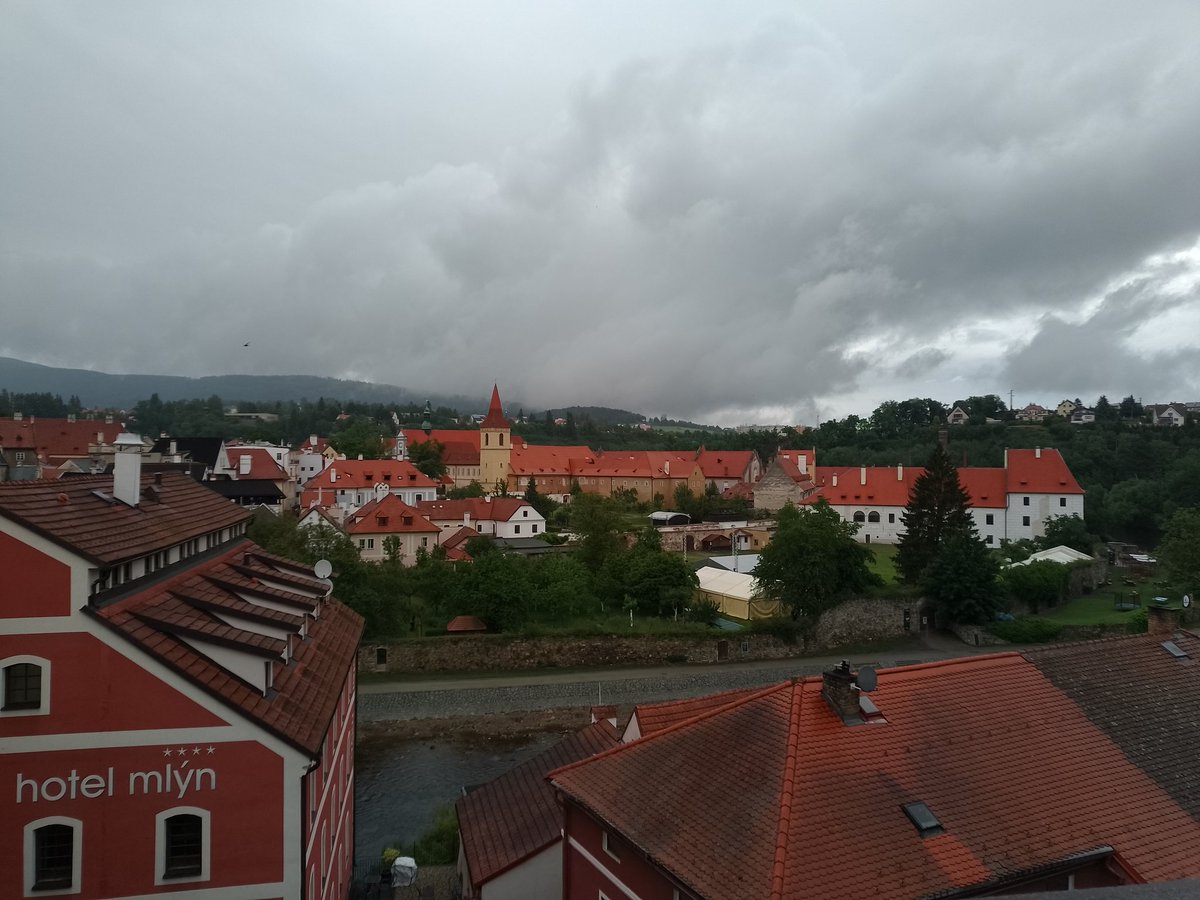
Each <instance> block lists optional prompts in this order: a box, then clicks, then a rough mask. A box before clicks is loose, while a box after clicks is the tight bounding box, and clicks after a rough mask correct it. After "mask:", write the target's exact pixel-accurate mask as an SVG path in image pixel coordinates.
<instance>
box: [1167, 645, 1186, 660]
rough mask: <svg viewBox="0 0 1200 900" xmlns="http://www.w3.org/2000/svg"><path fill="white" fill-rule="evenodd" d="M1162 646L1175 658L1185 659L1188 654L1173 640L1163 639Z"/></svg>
mask: <svg viewBox="0 0 1200 900" xmlns="http://www.w3.org/2000/svg"><path fill="white" fill-rule="evenodd" d="M1162 648H1163V649H1164V650H1166V651H1167V652H1168V653H1170V654H1171V656H1173V657H1174V658H1175V659H1187V658H1188V655H1187V653H1185V652H1184V651H1183V650H1182V649H1180V647H1179V645H1178V644H1176V643H1175V642H1174V641H1163V642H1162Z"/></svg>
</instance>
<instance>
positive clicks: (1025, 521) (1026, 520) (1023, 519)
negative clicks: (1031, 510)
mask: <svg viewBox="0 0 1200 900" xmlns="http://www.w3.org/2000/svg"><path fill="white" fill-rule="evenodd" d="M1021 524H1022V525H1028V524H1029V516H1021Z"/></svg>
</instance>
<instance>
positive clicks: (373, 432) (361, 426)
mask: <svg viewBox="0 0 1200 900" xmlns="http://www.w3.org/2000/svg"><path fill="white" fill-rule="evenodd" d="M329 443H330V444H331V445H333V449H335V450H336V451H337V452H338V453H341V454H344V455H345V457H346V459H358V458H359V457H360V456H361V457H362V458H363V459H383V456H384V451H383V431H382V430H381V429H380V427H379V426H378V425H376V424H375V423H374V422H372V421H371V420H370V419H365V418H359V417H355V418H354V420H353V421H352V422H351V423H350V424H349V425H348V426H346V427H345V428H343V429H342V430H341V431H340V432H338V433H337V434H335V435H333V436H332V437H330V439H329Z"/></svg>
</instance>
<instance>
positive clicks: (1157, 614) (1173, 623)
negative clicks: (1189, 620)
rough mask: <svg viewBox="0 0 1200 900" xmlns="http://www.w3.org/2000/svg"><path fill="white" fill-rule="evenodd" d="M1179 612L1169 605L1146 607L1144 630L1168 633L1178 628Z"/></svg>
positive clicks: (1152, 632) (1162, 633)
mask: <svg viewBox="0 0 1200 900" xmlns="http://www.w3.org/2000/svg"><path fill="white" fill-rule="evenodd" d="M1180 617H1181V612H1180V610H1178V609H1173V608H1172V607H1170V606H1154V605H1150V606H1147V607H1146V631H1147V632H1148V633H1150V634H1160V635H1170V634H1174V633H1175V632H1177V631H1178V630H1179V622H1180Z"/></svg>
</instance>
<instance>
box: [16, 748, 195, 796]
mask: <svg viewBox="0 0 1200 900" xmlns="http://www.w3.org/2000/svg"><path fill="white" fill-rule="evenodd" d="M215 749H216V748H214V747H212V746H211V745H210V746H209V747H208V753H210V754H211V753H213V752H215ZM189 752H191V754H192V755H193V756H195V755H198V754H199V753H201V752H202V750H201V748H200V747H192V748H191V749H190V751H189V749H188V748H187V747H180V748H179V749H178V750H172V749H171V748H169V747H168V748H167V749H165V750H163V756H170V755H171V754H172V753H175V754H177V755H178V758H179V759H180V760H181V761H180V762H177V763H167V764H166V765H165V766H163V768H162V770H161V771H158V770H153V769H152V770H150V771H147V772H130V773H128V778H127V779H126V778H125V777H120V778H118V776H117V768H116V766H109V767H108V770H107V771H105V772H102V773H93V774H91V775H81V774H80V773H79V772H78V771H76V770H75V769H72V770H71V772H70V774H69V775H65V776H59V775H51V776H50V777H49V778H47V779H45V780H43V781H38V780H37V779H34V778H27V777H26V776H25V773H23V772H18V773H17V803H23V802H25V801H29V802H30V803H37V802H38V801H41V800H45V801H48V802H50V803H53V802H55V801H56V800H75V799H77V798H79V797H83V798H85V799H88V800H93V799H95V798H97V797H113V796H116V793H117V785H118V784H128V786H129V787H128V789H127V790H126V794H127V795H128V796H131V797H132V796H134V795H135V794H175V795H176V797H177V798H178V799H180V800H182V799H183V798H184V797H185V796H187V794H189V793H198V792H200V791H205V790H208V791H215V790H216V789H217V773H216V770H215V769H210V768H207V767H205V768H195V769H189V768H188V766H189V765H190V761H189V760H188V759H187V758H186V757H187V755H188V753H189Z"/></svg>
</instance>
